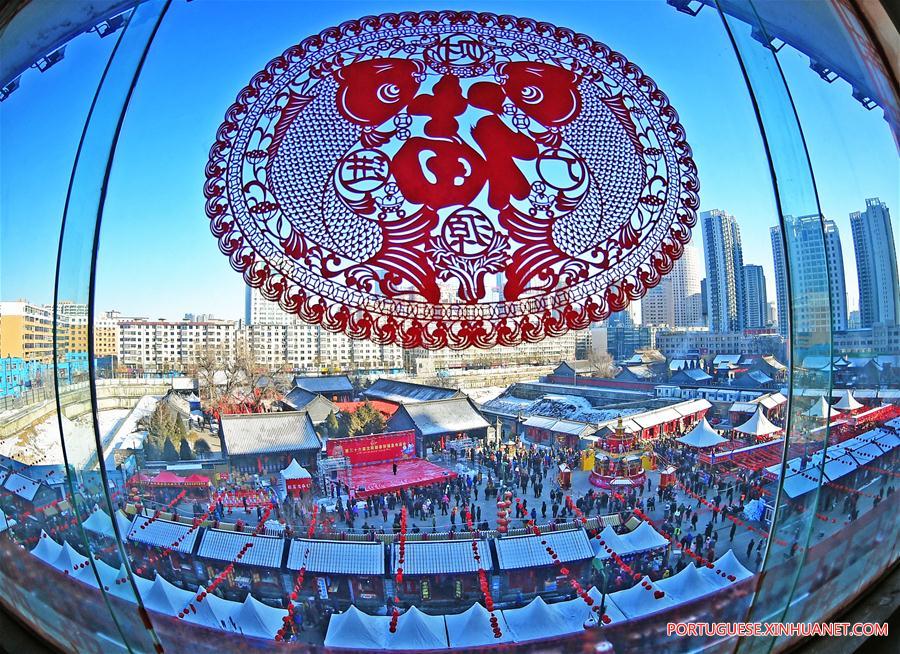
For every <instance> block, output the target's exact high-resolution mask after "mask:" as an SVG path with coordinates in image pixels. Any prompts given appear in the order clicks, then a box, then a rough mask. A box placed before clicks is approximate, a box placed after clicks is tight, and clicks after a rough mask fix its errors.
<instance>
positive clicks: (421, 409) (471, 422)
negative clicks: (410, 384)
mask: <svg viewBox="0 0 900 654" xmlns="http://www.w3.org/2000/svg"><path fill="white" fill-rule="evenodd" d="M403 412H406V414H408V415H409V417H410V419H411V420H412V421H413V422H414V423H415V425H416V428H417V429H418V430H419V431H420V432H421V433H422V435H423V436H434V435H437V434H449V433H455V432H460V431H468V430H470V429H483V428H486V427H488V423H487V421H486V420H485V419H484V418H483V417H482V415H481V414H480V413H478V411H476V410H475V407H474V406H472V403H471V401H470V400H469V399H468V398H466V397H458V398H452V399H449V400H434V401H432V402H416V403H414V404H404V405H403V406H402V407H400V409H399V410H398V411H397V413H395V414H394V416H395V417H396V416H399V415H401V414H402V413H403ZM392 420H393V418H392ZM389 424H390V422H389Z"/></svg>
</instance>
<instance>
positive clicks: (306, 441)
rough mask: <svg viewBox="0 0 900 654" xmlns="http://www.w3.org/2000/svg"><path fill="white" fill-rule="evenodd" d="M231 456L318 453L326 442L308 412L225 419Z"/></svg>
mask: <svg viewBox="0 0 900 654" xmlns="http://www.w3.org/2000/svg"><path fill="white" fill-rule="evenodd" d="M221 425H222V436H223V438H224V439H225V448H226V449H227V450H228V454H229V456H236V455H244V454H268V453H273V452H293V451H295V450H318V449H320V448H321V447H322V442H321V441H320V440H319V436H318V435H317V434H316V430H315V428H314V427H313V423H312V419H311V418H310V417H309V415H307V413H306V412H304V411H284V412H282V413H254V414H250V415H235V416H222V419H221Z"/></svg>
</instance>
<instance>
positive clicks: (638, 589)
mask: <svg viewBox="0 0 900 654" xmlns="http://www.w3.org/2000/svg"><path fill="white" fill-rule="evenodd" d="M644 581H646V582H647V583H650V584H652V583H653V582H651V581H650V577H647V576H645V577H644V578H643V579H642V580H641V582H644ZM656 592H664V591H658V589H657V588H656V587H655V586H652V587H651V589H650V590H647V589H645V588H644V587H643V586H641V584H640V583H637V584H635V585H634V586H632V587H631V588H628V589H626V590H620V591H618V592H615V593H612V594H610V595H609V596H608V597H607V598H606V601H607V603H609V602H610V601H612V603H613V604H614V605H615V606H616V608H617V609H619V611H620V612H621V613H622V614H623V615H625V617H626V618H628V619H632V620H633V619H635V618H639V617H641V616H644V615H649V614H651V613H656V612H657V611H664V610H666V609H668V608H671V607H672V606H674V605H675V604H677V602H676V601H675V599H674V598H672V597H669V594H668V593H665V594H664V595H662V597H659V598H657V597H656V594H655V593H656Z"/></svg>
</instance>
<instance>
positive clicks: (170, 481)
mask: <svg viewBox="0 0 900 654" xmlns="http://www.w3.org/2000/svg"><path fill="white" fill-rule="evenodd" d="M147 483H148V484H150V485H151V486H184V477H179V476H178V475H176V474H175V473H174V472H169V471H168V470H163V471H162V472H161V473H159V474H158V475H156V476H155V477H154V478H153V479H151V480H150V481H148V482H147Z"/></svg>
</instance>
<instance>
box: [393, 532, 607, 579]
mask: <svg viewBox="0 0 900 654" xmlns="http://www.w3.org/2000/svg"><path fill="white" fill-rule="evenodd" d="M542 540H543V541H546V542H547V544H546V545H544V544H542V543H541V541H542ZM496 546H497V561H498V563H499V564H500V569H501V570H516V569H518V568H532V567H536V566H542V565H553V559H552V558H551V557H550V554H549V553H548V552H547V549H546V548H548V547H552V548H553V550H554V551H555V552H556V554H557V555H558V556H559V560H560V561H562V562H563V563H569V562H570V561H583V560H585V559H590V558H593V556H594V551H593V550H592V549H591V544H590V541H588V537H587V534H586V533H585V532H584V530H583V529H571V530H568V531H551V532H546V533H544V534H542V535H540V536H513V537H511V538H499V539H497V541H496ZM407 547H408V545H407Z"/></svg>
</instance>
